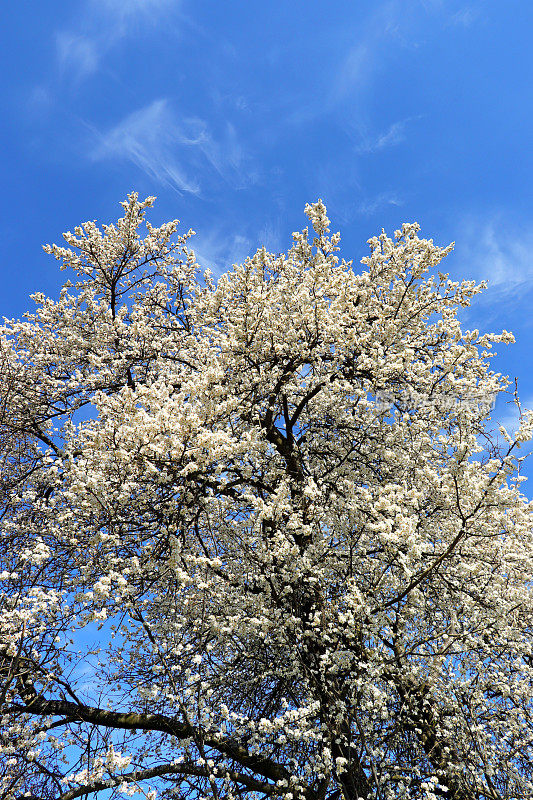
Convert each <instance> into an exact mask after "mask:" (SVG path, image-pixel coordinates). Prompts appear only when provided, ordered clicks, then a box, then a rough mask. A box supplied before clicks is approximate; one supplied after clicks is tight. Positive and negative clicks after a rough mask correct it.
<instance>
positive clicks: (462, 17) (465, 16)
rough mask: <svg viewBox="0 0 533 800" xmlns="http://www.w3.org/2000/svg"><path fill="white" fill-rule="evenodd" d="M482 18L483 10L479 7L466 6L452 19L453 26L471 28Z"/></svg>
mask: <svg viewBox="0 0 533 800" xmlns="http://www.w3.org/2000/svg"><path fill="white" fill-rule="evenodd" d="M480 16H481V9H480V8H479V6H464V7H463V8H460V9H458V10H457V11H456V12H455V13H454V14H452V16H451V17H450V23H451V24H452V25H460V26H461V27H463V28H469V27H470V26H471V25H473V24H474V22H476V20H478V19H479V17H480Z"/></svg>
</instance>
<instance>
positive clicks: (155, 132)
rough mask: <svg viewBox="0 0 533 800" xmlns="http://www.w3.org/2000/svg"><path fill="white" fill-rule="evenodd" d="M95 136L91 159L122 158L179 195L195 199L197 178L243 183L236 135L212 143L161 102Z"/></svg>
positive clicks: (196, 124)
mask: <svg viewBox="0 0 533 800" xmlns="http://www.w3.org/2000/svg"><path fill="white" fill-rule="evenodd" d="M94 135H95V136H96V144H95V145H94V146H93V148H92V150H91V151H90V158H91V159H92V160H94V161H103V160H108V159H127V160H129V161H131V162H132V163H134V164H136V165H137V166H138V167H139V168H140V169H141V170H143V171H144V172H145V173H146V174H148V175H150V176H151V177H152V178H154V179H155V180H156V181H158V182H159V183H162V184H165V185H167V186H170V187H172V188H174V189H175V190H177V191H178V192H180V193H190V194H199V193H200V189H201V187H200V181H199V178H198V176H199V175H201V176H203V177H204V178H205V179H206V180H208V179H209V180H212V179H213V178H214V173H216V174H217V175H218V176H219V177H222V178H223V179H225V180H230V179H231V180H232V183H233V184H235V183H238V182H239V180H241V179H245V178H244V176H243V174H242V173H241V166H242V164H243V160H244V154H243V150H242V148H241V146H240V144H239V142H238V139H237V135H236V133H235V130H234V129H233V128H232V127H231V126H226V129H225V132H224V135H223V137H222V139H220V140H217V139H216V138H215V137H214V136H213V135H212V133H211V131H210V129H209V127H208V125H207V123H206V122H205V121H204V120H202V119H199V118H197V117H189V118H184V119H180V118H179V117H178V115H177V114H176V113H175V112H174V110H173V108H172V106H171V104H170V103H169V101H168V100H167V99H166V98H160V99H158V100H154V101H153V102H152V103H149V104H148V105H146V106H144V107H143V108H141V109H139V110H137V111H134V112H133V113H132V114H129V115H128V116H126V117H125V118H124V119H122V120H121V121H120V122H118V124H116V125H115V126H113V127H112V128H110V129H109V130H108V131H107V132H105V133H99V132H94ZM184 162H185V163H186V164H187V166H186V167H185V166H184Z"/></svg>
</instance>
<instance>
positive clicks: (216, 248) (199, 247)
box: [191, 228, 257, 277]
mask: <svg viewBox="0 0 533 800" xmlns="http://www.w3.org/2000/svg"><path fill="white" fill-rule="evenodd" d="M191 244H192V248H193V250H194V253H195V255H196V260H197V261H198V263H199V264H200V266H201V267H202V268H204V269H206V268H208V269H210V270H211V271H212V273H213V275H215V276H216V277H219V276H220V275H222V274H223V273H224V272H227V271H228V270H229V269H231V266H232V265H233V264H242V262H243V261H244V260H245V258H246V256H248V255H250V252H251V249H252V240H251V239H250V238H248V237H247V236H243V235H241V234H231V233H230V234H228V231H226V230H224V229H222V228H217V229H212V230H211V231H209V232H207V233H203V232H201V231H200V232H198V233H197V235H196V236H195V238H194V240H193V242H192V243H191ZM256 244H257V243H254V244H253V246H254V248H255V245H256Z"/></svg>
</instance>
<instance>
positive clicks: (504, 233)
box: [456, 216, 533, 294]
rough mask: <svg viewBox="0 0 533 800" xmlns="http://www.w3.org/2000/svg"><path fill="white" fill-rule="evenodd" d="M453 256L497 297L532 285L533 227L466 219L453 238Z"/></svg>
mask: <svg viewBox="0 0 533 800" xmlns="http://www.w3.org/2000/svg"><path fill="white" fill-rule="evenodd" d="M456 252H457V256H458V257H459V258H460V259H461V260H462V261H463V262H464V263H465V265H468V267H469V269H471V270H472V271H473V272H474V274H475V275H476V277H477V278H478V279H486V280H488V281H489V289H494V290H496V291H497V292H498V293H500V294H502V293H506V292H513V291H516V290H517V288H518V287H520V286H523V285H524V284H528V285H530V286H531V285H533V227H528V228H522V229H519V228H518V227H517V226H516V224H513V223H511V222H509V221H508V220H507V221H506V220H504V219H503V218H502V217H498V216H493V217H492V218H489V219H479V218H477V219H476V218H472V217H471V218H469V219H467V220H466V221H465V222H464V223H463V225H462V227H461V228H460V231H459V233H458V235H457V246H456Z"/></svg>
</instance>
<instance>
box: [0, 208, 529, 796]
mask: <svg viewBox="0 0 533 800" xmlns="http://www.w3.org/2000/svg"><path fill="white" fill-rule="evenodd" d="M153 200H154V198H147V199H146V200H144V201H142V202H141V201H139V199H138V197H137V195H136V194H131V195H129V197H128V199H127V201H125V202H124V203H123V204H122V205H123V208H124V216H123V217H122V218H121V219H119V220H118V222H117V223H115V224H114V225H104V226H103V228H102V229H100V228H98V227H97V225H96V224H95V223H94V222H87V223H85V224H83V225H82V226H81V227H77V228H75V230H74V232H73V233H71V232H68V233H66V234H64V237H65V240H66V247H59V246H57V245H53V246H46V247H45V249H46V251H47V252H48V253H50V254H52V255H53V256H55V258H56V259H57V260H58V261H60V262H61V264H62V268H65V269H67V270H68V271H69V275H70V278H69V280H67V282H66V283H65V285H64V288H63V289H62V291H61V293H60V295H59V298H58V299H56V300H54V299H50V298H47V297H45V296H44V295H43V294H40V293H39V294H35V295H33V300H34V302H35V304H36V308H35V310H34V311H33V312H32V313H28V314H26V315H25V318H24V319H23V320H22V321H15V320H11V321H5V324H4V325H3V328H2V330H1V338H0V369H1V375H0V377H1V386H0V397H1V402H2V413H1V420H0V446H1V451H0V458H1V462H0V463H1V472H0V475H1V480H0V505H1V511H2V516H1V523H0V534H1V539H0V547H1V551H0V557H1V564H0V579H1V580H0V711H1V714H2V716H1V726H0V789H1V792H2V794H1V795H0V796H1V797H2V798H3V800H15V799H16V798H21V797H23V796H32V797H33V798H39V800H49V799H51V798H57V800H74V798H77V797H87V796H98V794H99V793H101V794H102V797H105V798H111V797H115V796H117V797H118V796H120V795H135V796H141V793H142V794H144V795H145V796H146V797H147V798H148V800H153V798H155V797H157V796H160V797H167V798H183V799H184V800H186V799H188V798H190V800H200V799H201V798H210V799H211V798H212V799H213V800H233V799H234V798H235V800H237V798H239V800H240V799H242V800H263V799H265V800H266V798H280V800H357V798H359V799H362V800H400V798H412V799H413V800H417V799H418V798H420V800H435V798H448V800H517V799H518V798H530V797H532V796H533V775H532V773H533V768H532V763H533V717H532V714H533V708H532V697H533V643H532V632H533V631H532V612H533V603H532V600H533V581H532V578H533V526H532V510H531V506H530V503H529V501H528V500H527V499H526V498H525V497H524V495H523V494H522V493H521V491H520V488H521V482H522V480H523V477H522V476H521V475H520V463H521V454H520V446H521V443H522V442H524V441H526V440H528V439H529V438H530V437H531V429H532V426H533V418H532V415H531V414H529V413H527V412H524V413H521V424H520V427H519V430H518V433H517V434H516V435H515V436H510V435H509V434H508V433H507V432H506V431H505V430H502V437H501V438H498V439H491V437H490V436H489V434H488V429H487V420H488V419H489V418H490V413H491V402H492V400H493V398H494V397H495V396H496V395H497V394H498V392H501V391H504V390H505V389H507V387H508V380H507V379H506V378H505V377H504V376H502V375H500V374H499V373H496V372H494V371H492V370H491V369H490V368H489V364H490V358H491V356H492V355H493V351H492V348H493V345H494V344H497V343H507V342H511V341H512V340H513V338H512V335H511V334H509V333H507V332H506V331H504V332H503V333H501V334H498V335H496V334H480V333H479V331H477V330H471V331H470V330H463V329H462V327H461V324H460V321H459V319H458V316H457V314H458V310H459V309H460V308H462V307H465V306H468V305H469V304H470V301H471V299H472V298H473V297H474V296H475V295H476V294H477V293H478V292H479V291H481V290H482V288H483V285H475V283H474V282H472V281H463V282H454V281H451V280H450V279H449V276H448V275H447V274H445V273H443V272H441V271H439V269H438V267H439V264H440V262H441V260H442V259H443V258H444V257H445V256H446V255H447V254H448V252H449V251H450V249H451V248H450V247H448V248H444V249H443V248H440V247H438V246H436V245H435V244H433V242H432V241H431V240H426V239H422V238H419V227H418V225H416V224H408V225H404V226H403V227H402V230H400V231H396V233H395V235H394V238H389V237H388V236H387V235H386V234H385V233H382V234H381V235H379V236H377V237H375V238H373V239H371V240H370V241H369V245H370V254H369V255H368V257H366V258H364V259H363V261H362V269H361V270H360V271H357V270H356V269H355V268H354V266H353V264H352V262H350V261H348V262H346V261H345V260H343V259H341V258H340V256H339V245H340V236H339V234H331V233H330V230H329V220H328V218H327V216H326V209H325V206H324V205H323V203H322V201H318V202H317V203H314V204H312V205H308V206H307V207H306V214H307V216H308V218H309V220H310V222H311V224H312V227H313V229H314V233H309V232H308V229H307V228H306V229H304V230H303V231H302V232H301V233H295V234H293V243H292V246H291V248H290V249H289V250H288V252H287V253H286V254H281V255H280V254H277V255H276V254H272V253H269V252H267V251H266V250H265V249H264V248H263V249H260V250H258V251H257V253H256V254H255V255H254V256H253V257H251V258H248V259H246V261H245V262H244V263H243V264H242V265H234V266H233V267H232V268H231V269H230V270H229V271H228V272H227V273H226V274H224V275H222V276H221V277H220V279H219V280H217V281H215V280H214V279H213V277H212V276H211V274H210V273H209V272H205V273H201V272H200V271H199V267H198V265H197V263H196V259H195V255H194V252H193V250H191V249H190V247H189V239H190V237H191V235H192V233H193V232H192V231H189V232H188V233H186V234H184V235H179V234H178V232H177V227H178V223H177V221H176V220H174V221H172V222H169V223H167V224H164V225H162V226H161V227H153V226H152V225H151V224H150V223H149V222H148V221H146V220H145V216H146V211H147V209H148V208H149V207H150V206H152V204H153ZM144 225H145V226H146V229H144V228H143V226H144ZM517 403H518V400H517ZM519 411H520V412H521V409H520V408H519Z"/></svg>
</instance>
